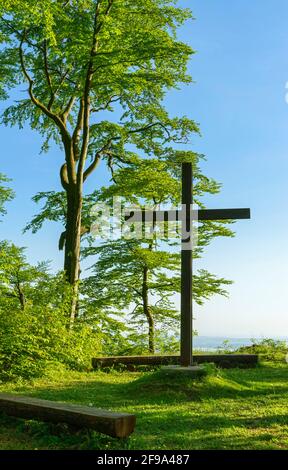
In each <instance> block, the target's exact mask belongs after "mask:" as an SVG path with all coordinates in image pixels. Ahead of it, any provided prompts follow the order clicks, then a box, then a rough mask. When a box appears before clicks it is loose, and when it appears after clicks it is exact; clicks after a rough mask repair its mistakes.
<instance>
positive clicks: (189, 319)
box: [125, 163, 251, 367]
mask: <svg viewBox="0 0 288 470" xmlns="http://www.w3.org/2000/svg"><path fill="white" fill-rule="evenodd" d="M187 208H188V210H187ZM250 217H251V216H250V209H203V210H193V172H192V164H191V163H183V164H182V210H175V211H139V212H134V211H129V212H127V213H125V221H126V222H129V223H134V222H144V223H145V222H147V221H151V220H152V221H153V222H156V221H160V220H161V221H164V222H172V221H174V222H175V221H179V222H182V224H181V238H182V251H181V340H180V344H181V356H180V364H181V366H182V367H189V366H192V365H193V342H192V341H193V302H192V300H193V299H192V293H193V285H192V280H193V264H192V259H193V258H192V252H193V250H192V236H191V235H192V222H193V220H202V221H203V220H227V219H234V220H236V219H250ZM187 234H188V237H187Z"/></svg>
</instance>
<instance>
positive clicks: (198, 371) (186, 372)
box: [161, 365, 207, 378]
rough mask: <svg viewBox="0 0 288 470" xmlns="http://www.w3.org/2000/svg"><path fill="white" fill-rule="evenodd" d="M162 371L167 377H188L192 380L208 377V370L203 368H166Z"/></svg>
mask: <svg viewBox="0 0 288 470" xmlns="http://www.w3.org/2000/svg"><path fill="white" fill-rule="evenodd" d="M161 371H162V372H163V373H164V374H166V375H178V376H185V377H186V376H187V377H191V378H198V377H203V376H205V375H207V370H206V369H205V368H204V367H203V366H188V367H182V366H177V365H175V366H164V367H162V368H161Z"/></svg>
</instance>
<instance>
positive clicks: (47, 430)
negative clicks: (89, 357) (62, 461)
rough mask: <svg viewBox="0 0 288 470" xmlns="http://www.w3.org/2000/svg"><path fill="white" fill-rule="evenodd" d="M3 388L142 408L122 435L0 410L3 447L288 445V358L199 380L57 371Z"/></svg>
mask: <svg viewBox="0 0 288 470" xmlns="http://www.w3.org/2000/svg"><path fill="white" fill-rule="evenodd" d="M0 391H2V392H4V391H5V392H9V393H18V394H23V395H29V396H34V397H39V398H44V399H48V400H55V401H62V402H71V403H82V404H85V405H93V406H95V407H99V408H106V409H111V410H121V411H126V412H132V413H135V414H136V415H137V425H136V431H135V433H134V434H132V435H131V437H130V438H129V439H126V440H118V439H112V438H110V437H107V436H104V435H101V434H98V433H96V432H92V431H85V430H84V431H75V430H74V431H73V430H69V429H68V428H67V427H66V426H65V425H52V424H44V423H38V422H35V421H24V420H19V419H14V418H8V417H6V416H4V415H2V416H0V449H1V450H4V449H15V450H17V449H104V450H105V449H107V450H108V449H141V450H143V449H150V450H152V449H153V450H154V449H157V450H158V449H173V450H174V449H175V450H176V449H281V450H283V449H288V365H287V364H284V363H283V364H272V363H266V364H264V365H262V366H260V367H258V368H256V369H246V370H238V369H233V370H226V371H223V370H222V371H216V372H214V374H213V373H212V375H209V376H207V377H206V378H204V379H202V380H198V381H194V382H193V381H191V379H187V378H181V379H180V380H178V379H177V380H175V379H167V378H166V377H163V375H161V374H159V373H158V372H154V373H147V372H145V373H144V372H143V373H141V372H137V373H135V372H134V373H131V372H122V373H121V372H115V371H112V372H110V373H104V372H94V373H73V372H72V373H71V372H70V373H68V372H67V373H65V372H63V373H58V375H57V377H56V378H55V377H54V378H53V379H50V380H47V379H46V380H43V379H42V380H36V381H35V382H34V383H33V384H29V385H27V384H22V385H20V384H17V385H16V384H5V385H4V384H2V385H1V386H0Z"/></svg>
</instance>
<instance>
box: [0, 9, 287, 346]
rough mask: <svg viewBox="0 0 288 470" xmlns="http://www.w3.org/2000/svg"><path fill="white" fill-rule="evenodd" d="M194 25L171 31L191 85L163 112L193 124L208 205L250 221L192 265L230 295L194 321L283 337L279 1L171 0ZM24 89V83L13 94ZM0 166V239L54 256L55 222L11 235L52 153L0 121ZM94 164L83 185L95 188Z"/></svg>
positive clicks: (98, 176)
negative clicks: (226, 284)
mask: <svg viewBox="0 0 288 470" xmlns="http://www.w3.org/2000/svg"><path fill="white" fill-rule="evenodd" d="M179 3H180V4H181V5H183V6H186V7H191V8H192V10H193V13H194V17H195V21H193V22H189V23H188V24H187V25H186V26H185V27H184V28H182V29H181V31H180V37H181V39H182V40H184V41H186V42H188V43H189V44H191V45H192V47H193V48H194V49H195V50H196V51H197V54H196V55H194V56H193V58H192V60H191V63H190V66H189V69H190V72H191V74H192V76H193V79H194V81H195V83H194V84H193V85H191V86H189V87H184V88H182V90H181V91H177V92H173V93H171V94H169V95H168V96H167V100H166V104H167V108H168V109H169V111H170V112H171V113H172V114H177V115H182V114H186V115H188V116H189V117H191V118H193V119H194V120H196V121H197V122H199V124H200V127H201V131H202V137H201V138H196V137H195V140H194V143H193V144H194V150H197V151H199V152H201V153H204V154H205V155H206V157H207V161H206V162H205V163H204V164H203V170H204V172H205V173H206V174H207V175H209V176H212V177H213V178H215V179H216V180H218V181H220V182H221V183H222V184H223V189H222V192H221V194H220V195H218V196H216V197H215V196H213V197H209V198H208V199H207V201H206V202H207V204H208V205H209V207H210V208H220V207H251V209H252V220H251V221H241V222H237V223H236V224H235V230H236V238H234V239H222V240H217V241H215V242H213V244H212V245H211V246H210V247H209V248H208V249H207V251H206V253H205V256H204V258H203V260H202V261H201V262H198V263H197V266H196V267H201V268H205V269H208V270H209V271H211V272H214V273H216V274H218V275H220V276H223V277H226V278H228V279H232V280H233V281H234V285H233V286H231V288H229V291H230V297H229V299H225V298H222V297H218V298H215V299H213V300H211V301H210V302H209V303H206V305H205V306H204V307H201V308H200V307H196V309H195V316H196V322H195V325H196V328H197V330H198V332H199V334H201V335H212V336H217V335H219V336H225V335H227V336H239V337H241V336H242V337H243V336H245V337H256V336H265V337H272V336H288V315H287V313H288V308H287V301H288V248H287V233H288V212H287V207H288V200H287V199H288V196H287V194H288V191H287V186H288V104H287V103H286V101H285V94H286V93H288V89H287V90H286V89H285V84H286V82H288V30H287V17H288V3H287V1H285V0H278V1H277V2H271V1H270V0H253V2H251V0H250V1H249V0H241V1H239V2H229V1H228V0H218V1H215V0H190V1H187V0H181V1H180V2H179ZM23 93H24V89H23ZM0 139H1V167H0V171H1V172H2V173H5V174H7V175H8V176H10V177H11V178H13V187H14V188H15V190H16V192H17V198H16V199H15V201H14V202H13V203H11V204H10V205H9V212H8V215H7V216H6V218H5V219H4V220H3V223H2V224H1V226H0V229H1V239H3V238H7V239H11V240H13V241H14V242H15V243H17V244H18V245H21V246H27V248H28V250H27V253H28V255H29V260H30V261H31V262H36V261H38V260H42V259H51V260H53V263H52V266H53V267H54V268H55V269H56V268H58V267H61V264H62V256H61V254H59V253H58V251H57V240H58V236H59V232H60V230H61V229H60V227H59V226H57V225H54V224H49V225H48V224H47V225H46V226H45V229H44V230H42V231H41V232H39V233H38V234H37V235H31V234H25V235H24V236H23V234H22V228H23V227H24V225H25V224H26V222H27V221H28V220H30V218H31V216H32V215H33V214H34V213H35V212H36V209H37V208H36V207H35V204H34V203H33V202H31V197H32V195H33V194H35V193H36V192H37V191H43V190H53V189H60V185H59V177H58V168H59V166H60V162H61V161H62V157H61V153H60V152H59V150H57V149H56V148H52V149H51V151H50V152H49V154H48V155H47V154H45V155H40V156H39V155H38V154H39V149H40V146H41V139H40V138H39V136H38V135H37V133H35V132H32V131H30V130H29V129H28V128H25V129H23V130H21V131H19V130H18V129H16V128H14V129H6V128H3V127H2V128H0ZM107 182H108V176H107V173H106V172H105V168H104V167H100V169H99V170H98V172H97V173H95V176H94V177H93V178H92V179H91V180H90V183H89V188H88V190H93V189H94V188H95V187H97V186H98V185H99V184H101V185H102V184H106V183H107Z"/></svg>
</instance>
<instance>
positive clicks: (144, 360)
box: [92, 354, 258, 369]
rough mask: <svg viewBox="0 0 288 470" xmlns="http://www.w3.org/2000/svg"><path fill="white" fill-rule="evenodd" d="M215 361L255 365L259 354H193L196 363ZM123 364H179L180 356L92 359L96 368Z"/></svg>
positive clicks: (226, 364)
mask: <svg viewBox="0 0 288 470" xmlns="http://www.w3.org/2000/svg"><path fill="white" fill-rule="evenodd" d="M207 362H213V363H214V364H216V365H217V366H219V367H221V368H223V369H228V368H233V367H243V368H244V367H255V366H256V365H257V363H258V355H257V354H207V355H200V354H198V355H197V354H194V355H193V363H194V364H204V363H207ZM120 364H123V365H125V366H127V367H129V366H161V365H170V364H171V365H172V364H175V365H178V364H180V356H114V357H112V356H111V357H96V358H94V359H92V365H93V367H94V368H95V369H97V368H101V367H113V366H115V365H120Z"/></svg>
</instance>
